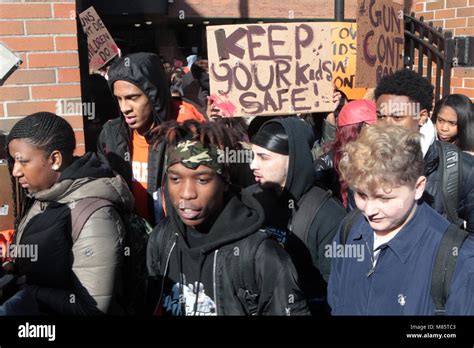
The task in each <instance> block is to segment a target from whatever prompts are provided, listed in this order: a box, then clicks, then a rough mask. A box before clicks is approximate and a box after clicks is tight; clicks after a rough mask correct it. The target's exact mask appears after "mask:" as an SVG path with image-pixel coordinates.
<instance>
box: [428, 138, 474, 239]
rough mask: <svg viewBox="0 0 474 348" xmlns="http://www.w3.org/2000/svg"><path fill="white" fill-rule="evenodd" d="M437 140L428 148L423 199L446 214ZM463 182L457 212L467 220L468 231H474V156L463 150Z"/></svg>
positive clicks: (439, 211) (442, 213)
mask: <svg viewBox="0 0 474 348" xmlns="http://www.w3.org/2000/svg"><path fill="white" fill-rule="evenodd" d="M436 143H437V141H435V142H434V143H433V144H431V146H430V147H429V149H428V152H427V153H426V155H425V158H424V162H425V168H424V175H425V176H426V178H427V182H426V187H425V192H424V194H423V200H424V201H425V202H426V203H428V204H429V205H430V206H431V207H432V208H433V209H435V210H436V211H437V212H438V213H440V214H441V215H443V216H446V214H445V208H444V203H443V201H444V199H443V193H442V190H441V187H442V186H441V183H440V180H441V168H440V166H439V152H438V146H437V144H436ZM461 156H462V158H461V161H462V182H461V185H460V191H459V204H458V206H457V212H458V215H459V217H460V218H461V219H463V220H465V221H466V222H467V231H468V232H470V233H474V157H473V156H471V155H469V154H467V153H464V152H461Z"/></svg>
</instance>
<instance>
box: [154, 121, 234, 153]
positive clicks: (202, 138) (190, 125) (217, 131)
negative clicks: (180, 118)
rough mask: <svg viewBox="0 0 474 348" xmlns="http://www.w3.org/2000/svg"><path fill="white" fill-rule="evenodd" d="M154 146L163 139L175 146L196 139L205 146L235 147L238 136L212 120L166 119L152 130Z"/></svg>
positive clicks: (222, 148)
mask: <svg viewBox="0 0 474 348" xmlns="http://www.w3.org/2000/svg"><path fill="white" fill-rule="evenodd" d="M151 134H152V137H153V138H152V139H153V142H154V144H155V145H154V146H155V148H156V146H157V145H158V144H159V143H161V142H163V141H165V142H166V144H167V145H171V146H176V144H177V143H179V142H181V141H183V140H197V141H199V142H201V143H202V144H203V145H205V146H209V145H215V146H217V147H218V148H219V149H221V150H224V149H225V148H229V149H237V148H238V147H239V144H238V142H239V138H238V136H237V134H236V133H234V132H232V131H231V130H230V129H229V128H227V127H225V126H224V125H221V124H217V123H214V122H204V123H200V122H197V121H195V120H187V121H185V122H183V123H178V122H176V121H174V120H173V121H168V122H165V123H162V124H160V125H159V126H157V127H155V128H154V129H153V130H152V131H151Z"/></svg>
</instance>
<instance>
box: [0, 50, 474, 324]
mask: <svg viewBox="0 0 474 348" xmlns="http://www.w3.org/2000/svg"><path fill="white" fill-rule="evenodd" d="M188 64H189V69H188V71H185V70H184V69H183V68H181V67H174V68H173V66H172V65H171V64H170V63H169V62H164V63H163V62H162V60H160V57H158V56H157V55H155V54H152V53H134V54H130V55H128V56H125V57H122V58H117V59H115V60H114V62H113V63H112V65H111V66H110V67H109V68H108V71H107V82H108V85H109V88H110V90H111V92H112V94H113V95H114V97H115V98H116V100H117V103H118V107H119V109H120V115H118V117H116V118H114V119H112V120H110V121H108V122H106V123H105V124H104V126H103V129H102V131H101V132H100V135H99V136H98V140H97V151H96V152H95V153H92V152H89V153H86V154H85V155H83V156H82V157H74V156H73V151H74V148H75V141H74V133H73V130H72V128H71V127H70V125H69V124H68V123H67V122H66V121H64V120H63V119H62V118H61V117H58V116H56V115H55V114H51V113H47V112H40V113H36V114H33V115H30V116H27V117H25V118H24V119H22V120H20V121H18V123H17V124H15V126H14V127H13V129H12V130H11V132H10V133H9V134H8V136H7V141H6V145H7V153H8V159H9V166H10V167H9V168H10V171H11V175H12V184H13V187H14V188H15V190H14V191H15V202H16V207H15V208H16V209H15V213H16V223H15V233H14V235H13V238H12V240H11V243H12V245H14V246H15V247H16V248H17V250H20V249H21V247H23V249H22V250H28V247H31V248H33V247H36V248H38V258H37V260H33V259H32V258H31V257H27V256H26V255H22V254H21V253H19V254H18V255H16V257H5V255H3V256H4V258H3V267H2V272H3V273H4V274H5V275H14V276H15V278H14V279H15V285H16V288H17V292H16V293H15V294H14V296H13V297H11V298H10V299H5V298H4V299H2V301H5V300H6V301H5V303H4V304H3V305H2V306H0V309H1V311H3V313H4V314H49V315H99V314H111V315H114V314H129V315H130V314H132V315H309V314H312V315H315V316H320V317H325V316H329V315H434V314H443V313H445V314H451V315H473V314H474V295H473V284H474V237H473V236H472V233H473V232H474V157H472V153H473V152H474V123H473V120H472V119H473V110H472V103H471V101H470V100H469V98H467V97H465V96H462V95H448V96H446V97H444V98H443V99H441V100H440V101H439V102H437V103H436V105H434V111H433V113H432V112H431V111H432V109H433V86H432V85H431V84H430V82H428V81H427V80H426V79H424V78H423V77H421V76H419V75H418V74H416V73H415V72H413V71H410V70H401V71H398V72H396V73H395V74H393V75H389V76H386V77H385V78H383V79H382V80H381V81H380V83H379V84H378V86H377V88H376V89H375V91H374V93H373V96H368V97H367V99H363V100H355V101H349V100H347V98H346V97H345V96H344V95H342V94H341V92H340V91H335V93H334V102H335V103H334V112H333V113H331V114H329V115H318V116H317V117H316V118H317V121H318V122H316V124H315V122H314V120H315V117H314V115H287V116H282V117H256V118H254V119H252V120H244V119H238V118H236V119H229V118H223V117H220V115H219V109H218V108H216V105H214V104H213V103H212V100H210V99H209V75H208V68H207V62H206V61H205V60H201V59H197V57H192V59H190V60H189V62H188ZM318 124H319V126H318Z"/></svg>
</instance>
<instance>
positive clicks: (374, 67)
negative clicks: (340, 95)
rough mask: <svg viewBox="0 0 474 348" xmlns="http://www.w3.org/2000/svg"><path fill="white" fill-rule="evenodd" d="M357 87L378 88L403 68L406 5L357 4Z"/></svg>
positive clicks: (381, 0) (385, 0) (362, 0)
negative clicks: (404, 9)
mask: <svg viewBox="0 0 474 348" xmlns="http://www.w3.org/2000/svg"><path fill="white" fill-rule="evenodd" d="M357 28H358V29H357V64H356V87H376V86H377V83H378V82H379V81H380V80H381V79H382V77H384V76H386V75H389V74H393V73H394V72H395V71H397V70H400V69H402V68H403V62H402V58H403V48H404V22H403V5H400V4H397V3H393V2H391V1H390V0H377V1H375V0H359V2H358V5H357Z"/></svg>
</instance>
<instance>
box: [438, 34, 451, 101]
mask: <svg viewBox="0 0 474 348" xmlns="http://www.w3.org/2000/svg"><path fill="white" fill-rule="evenodd" d="M444 53H445V56H444V67H443V97H444V96H446V95H448V94H450V87H451V67H452V62H453V56H454V39H453V34H452V33H451V32H450V31H448V32H446V33H445V34H444ZM436 101H437V100H436Z"/></svg>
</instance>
